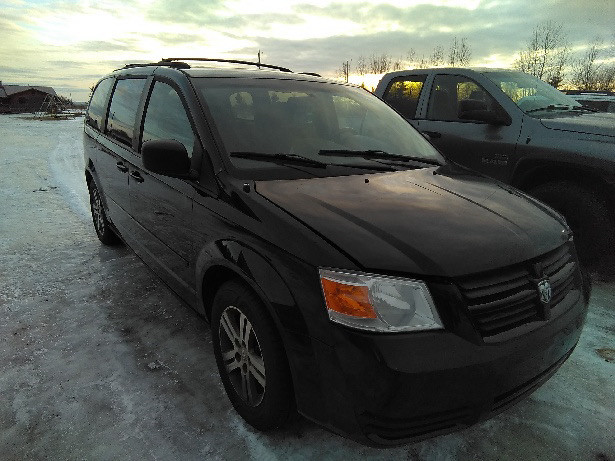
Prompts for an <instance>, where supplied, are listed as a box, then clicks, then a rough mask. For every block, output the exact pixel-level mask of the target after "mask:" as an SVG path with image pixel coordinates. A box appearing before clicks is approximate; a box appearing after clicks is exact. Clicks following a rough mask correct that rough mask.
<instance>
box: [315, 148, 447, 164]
mask: <svg viewBox="0 0 615 461" xmlns="http://www.w3.org/2000/svg"><path fill="white" fill-rule="evenodd" d="M318 155H325V156H329V157H363V158H366V159H382V160H401V161H402V162H408V161H415V162H422V163H428V164H430V165H437V166H441V165H442V163H440V162H439V161H437V160H434V159H430V158H425V157H415V156H411V155H402V154H391V153H390V152H385V151H383V150H373V149H370V150H351V149H322V150H320V151H318Z"/></svg>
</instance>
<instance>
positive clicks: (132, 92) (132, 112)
mask: <svg viewBox="0 0 615 461" xmlns="http://www.w3.org/2000/svg"><path fill="white" fill-rule="evenodd" d="M144 86H145V79H134V78H131V79H125V80H118V81H117V84H116V85H115V90H114V91H113V96H112V98H111V106H109V121H108V122H107V130H106V133H107V134H108V135H109V136H111V137H113V138H115V139H117V140H118V141H120V142H121V143H123V144H126V145H128V146H130V145H132V136H133V134H134V126H135V118H136V115H137V110H138V108H139V102H140V100H141V93H142V91H143V87H144Z"/></svg>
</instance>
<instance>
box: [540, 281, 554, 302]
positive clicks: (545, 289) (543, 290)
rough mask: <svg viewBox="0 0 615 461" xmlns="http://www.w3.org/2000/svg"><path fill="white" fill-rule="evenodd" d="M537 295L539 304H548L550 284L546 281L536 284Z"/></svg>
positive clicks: (549, 300)
mask: <svg viewBox="0 0 615 461" xmlns="http://www.w3.org/2000/svg"><path fill="white" fill-rule="evenodd" d="M538 295H539V296H540V302H541V303H543V304H549V302H551V284H550V283H549V281H548V280H541V281H540V282H538Z"/></svg>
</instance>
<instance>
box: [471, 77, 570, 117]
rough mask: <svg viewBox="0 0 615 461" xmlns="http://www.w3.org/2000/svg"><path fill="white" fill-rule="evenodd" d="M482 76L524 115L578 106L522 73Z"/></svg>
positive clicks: (540, 81) (537, 80) (554, 90)
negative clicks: (543, 110) (542, 110)
mask: <svg viewBox="0 0 615 461" xmlns="http://www.w3.org/2000/svg"><path fill="white" fill-rule="evenodd" d="M483 75H485V76H486V77H487V78H489V79H490V80H491V81H492V82H494V83H495V84H496V85H498V86H499V87H500V88H501V89H502V91H503V92H504V93H506V95H507V96H508V97H509V98H510V99H512V100H513V101H514V103H515V104H516V105H517V106H519V108H520V109H521V110H522V111H524V112H526V113H527V112H530V113H531V112H536V111H540V110H541V109H545V110H552V109H556V108H559V109H562V110H566V109H567V108H569V107H570V108H572V107H579V106H580V104H579V103H578V102H576V101H575V100H574V99H572V98H571V97H570V96H568V95H565V94H564V93H562V92H561V91H558V90H556V89H555V88H553V87H552V86H551V85H549V84H548V83H545V82H543V81H542V80H539V79H538V78H536V77H533V76H531V75H528V74H524V73H523V72H514V71H494V72H485V73H484V74H483ZM550 106H556V107H550ZM539 115H540V114H539Z"/></svg>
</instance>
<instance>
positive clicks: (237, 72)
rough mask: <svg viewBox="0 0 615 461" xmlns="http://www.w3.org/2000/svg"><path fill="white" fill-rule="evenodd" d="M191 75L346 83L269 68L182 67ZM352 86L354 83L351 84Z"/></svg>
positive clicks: (198, 76) (183, 70) (196, 76)
mask: <svg viewBox="0 0 615 461" xmlns="http://www.w3.org/2000/svg"><path fill="white" fill-rule="evenodd" d="M182 72H184V73H185V74H186V75H188V76H189V77H193V78H200V77H210V78H213V77H220V78H254V79H256V78H270V79H278V80H303V81H305V80H310V81H317V82H328V83H337V84H344V83H343V82H340V81H337V80H331V79H327V78H323V77H320V76H317V75H313V74H308V73H297V72H281V71H276V70H268V69H246V68H245V67H241V68H239V67H206V66H203V67H201V66H196V67H191V68H190V69H182ZM351 86H352V85H351Z"/></svg>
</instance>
